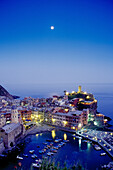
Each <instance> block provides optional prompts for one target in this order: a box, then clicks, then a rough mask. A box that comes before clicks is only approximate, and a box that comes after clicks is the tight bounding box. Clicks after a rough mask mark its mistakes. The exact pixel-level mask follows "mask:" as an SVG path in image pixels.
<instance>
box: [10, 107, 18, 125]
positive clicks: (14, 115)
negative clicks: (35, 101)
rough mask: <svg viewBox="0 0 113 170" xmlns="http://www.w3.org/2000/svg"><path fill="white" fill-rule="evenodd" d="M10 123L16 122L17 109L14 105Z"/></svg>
mask: <svg viewBox="0 0 113 170" xmlns="http://www.w3.org/2000/svg"><path fill="white" fill-rule="evenodd" d="M11 123H18V110H17V108H16V107H15V106H12V111H11Z"/></svg>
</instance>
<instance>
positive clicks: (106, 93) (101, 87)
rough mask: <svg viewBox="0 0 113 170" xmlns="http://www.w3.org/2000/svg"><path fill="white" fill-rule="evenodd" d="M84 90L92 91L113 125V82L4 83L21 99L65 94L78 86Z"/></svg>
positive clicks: (103, 112) (101, 111) (101, 110)
mask: <svg viewBox="0 0 113 170" xmlns="http://www.w3.org/2000/svg"><path fill="white" fill-rule="evenodd" d="M79 85H81V86H82V90H83V91H86V92H88V93H92V94H93V95H94V97H95V98H96V99H97V101H98V107H97V111H98V112H100V113H102V114H104V115H106V116H108V117H110V118H111V119H112V121H111V122H110V123H111V124H112V125H113V83H53V84H26V85H25V84H24V85H4V87H5V88H6V89H7V90H8V92H9V93H11V94H12V95H18V96H20V99H23V98H24V97H28V96H31V97H33V98H48V97H52V96H53V95H64V90H67V91H68V92H72V91H73V90H74V91H77V90H78V86H79Z"/></svg>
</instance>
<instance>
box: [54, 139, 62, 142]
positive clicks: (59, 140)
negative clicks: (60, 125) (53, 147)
mask: <svg viewBox="0 0 113 170" xmlns="http://www.w3.org/2000/svg"><path fill="white" fill-rule="evenodd" d="M61 141H62V139H56V140H55V141H54V142H55V143H58V142H61Z"/></svg>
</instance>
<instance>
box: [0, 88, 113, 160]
mask: <svg viewBox="0 0 113 170" xmlns="http://www.w3.org/2000/svg"><path fill="white" fill-rule="evenodd" d="M107 122H108V119H106V117H105V116H104V115H103V114H101V113H99V112H98V111H97V100H96V99H95V98H94V96H93V94H91V93H88V92H83V91H82V89H81V86H79V87H78V91H77V92H75V91H72V92H71V93H70V92H67V91H64V94H63V95H62V96H57V95H54V96H52V97H49V98H32V97H25V98H24V99H10V98H8V97H6V96H0V156H1V157H2V156H3V152H4V151H5V150H12V148H14V147H15V146H16V145H17V144H18V142H20V141H21V140H22V139H23V138H25V136H26V135H28V134H30V133H32V132H33V133H37V132H42V131H47V130H51V129H53V128H57V129H58V128H59V129H61V130H65V131H69V132H72V133H74V134H76V135H78V136H79V137H83V138H85V139H88V140H91V141H93V142H97V143H98V144H99V145H100V147H102V148H103V149H104V150H105V151H106V152H107V153H108V154H109V155H110V156H111V157H113V156H112V155H113V147H112V145H113V137H112V136H113V132H109V131H107V128H106V125H107ZM44 127H45V129H44ZM105 128H106V130H105ZM96 129H97V130H96ZM103 129H104V130H103ZM97 149H98V147H97ZM106 152H105V153H106Z"/></svg>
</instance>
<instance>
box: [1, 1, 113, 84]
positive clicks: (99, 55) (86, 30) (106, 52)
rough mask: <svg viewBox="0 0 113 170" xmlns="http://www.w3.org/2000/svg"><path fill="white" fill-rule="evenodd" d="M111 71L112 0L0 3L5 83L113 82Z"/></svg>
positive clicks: (112, 49)
mask: <svg viewBox="0 0 113 170" xmlns="http://www.w3.org/2000/svg"><path fill="white" fill-rule="evenodd" d="M51 26H54V30H51V29H50V27H51ZM112 73H113V1H112V0H10V1H9V0H0V84H1V85H7V86H8V85H10V84H46V83H50V84H51V83H67V82H71V83H72V82H77V83H79V82H80V83H113V78H112Z"/></svg>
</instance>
